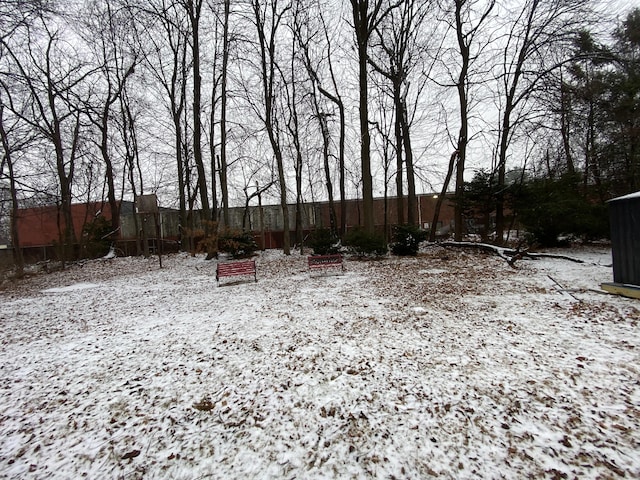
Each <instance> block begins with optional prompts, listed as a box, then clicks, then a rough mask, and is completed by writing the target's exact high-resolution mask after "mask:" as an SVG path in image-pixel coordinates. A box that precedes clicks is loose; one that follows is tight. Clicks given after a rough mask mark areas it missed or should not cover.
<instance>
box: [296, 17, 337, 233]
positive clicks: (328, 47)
mask: <svg viewBox="0 0 640 480" xmlns="http://www.w3.org/2000/svg"><path fill="white" fill-rule="evenodd" d="M313 16H316V17H317V18H318V19H319V23H318V25H317V27H316V26H313V25H312V17H313ZM295 21H296V24H295V28H294V35H295V37H296V39H297V41H298V44H299V46H300V49H301V58H302V62H303V64H304V66H305V68H306V70H307V74H308V75H309V77H310V79H311V83H312V87H311V95H312V102H313V107H314V111H315V116H316V118H317V120H318V123H319V127H320V134H321V136H322V155H323V161H324V171H325V184H326V188H327V195H328V200H329V218H330V228H331V230H332V232H333V233H334V234H337V233H338V225H337V218H336V217H337V216H336V211H335V202H334V200H335V199H334V193H333V182H332V179H331V168H330V165H329V157H330V151H329V147H330V143H331V137H330V131H329V121H328V119H329V117H331V116H332V115H333V113H331V112H326V111H324V110H323V109H322V108H321V103H320V100H319V99H318V95H317V92H319V93H320V95H322V97H324V98H325V99H327V100H328V101H329V102H331V103H332V104H333V105H334V106H335V108H337V110H338V123H339V133H338V183H339V189H340V226H339V232H340V234H341V235H344V233H345V230H346V218H347V207H346V187H345V158H344V157H345V135H346V133H345V132H346V120H345V106H344V101H343V100H342V96H341V94H340V90H339V89H338V82H337V79H336V74H335V71H334V69H333V54H332V52H333V48H332V43H333V42H332V40H331V38H330V34H329V29H328V26H327V23H326V21H325V18H324V14H323V12H322V8H321V7H320V6H319V5H315V8H314V9H313V10H311V9H307V10H306V11H304V17H303V16H302V15H297V16H296V19H295ZM314 44H315V45H316V46H317V47H320V48H317V49H322V50H323V51H324V52H325V55H324V56H323V57H320V58H313V55H312V53H311V51H312V46H313V45H314ZM323 65H326V67H325V68H326V70H328V72H327V75H328V77H329V82H330V83H331V87H327V86H326V85H325V82H323V80H322V78H321V75H320V69H321V68H322V66H323ZM328 88H331V89H332V90H331V91H330V90H328Z"/></svg>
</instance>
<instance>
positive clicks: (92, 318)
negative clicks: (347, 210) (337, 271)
mask: <svg viewBox="0 0 640 480" xmlns="http://www.w3.org/2000/svg"><path fill="white" fill-rule="evenodd" d="M563 253H565V254H568V255H571V256H573V257H580V258H583V259H585V260H587V263H584V264H578V263H573V262H569V261H567V260H559V259H541V260H536V261H532V260H521V261H519V262H517V263H516V267H517V268H515V269H513V268H510V267H509V266H508V265H507V263H506V262H505V261H504V260H502V259H500V258H499V257H497V256H491V255H488V254H485V253H481V252H477V251H468V250H466V251H465V250H461V249H457V250H456V249H446V250H445V249H444V248H442V247H437V246H431V247H427V248H426V249H425V251H424V253H423V254H421V255H420V256H419V257H417V258H394V257H391V258H388V259H384V260H381V261H369V262H363V261H355V260H347V262H346V272H345V273H344V274H343V275H317V274H309V272H308V271H307V268H306V264H305V257H301V256H299V255H292V256H290V257H285V256H283V255H282V254H280V253H278V252H266V253H264V254H262V255H261V256H259V257H258V258H257V264H258V282H257V283H253V282H248V283H241V284H238V283H236V282H231V283H232V284H231V285H227V286H221V287H218V286H217V285H216V282H215V265H216V264H215V262H207V261H205V260H204V258H202V257H190V256H188V255H174V256H170V257H165V258H164V259H163V266H164V268H162V269H160V268H159V266H158V261H157V258H151V259H148V260H145V259H142V258H115V259H111V260H98V261H91V262H86V263H85V264H84V265H83V266H73V267H71V268H69V269H68V270H66V271H63V272H55V273H51V274H41V275H37V276H33V277H30V278H28V279H26V280H24V281H22V282H20V283H19V284H17V285H14V284H6V283H5V284H4V285H3V286H2V288H1V289H0V333H1V339H2V348H1V351H0V372H1V380H0V382H1V383H0V388H1V389H2V395H1V398H0V477H1V478H20V479H22V478H34V479H35V478H37V479H45V478H54V479H69V478H88V479H97V478H123V479H124V478H126V479H132V478H150V479H151V478H170V479H196V478H214V479H215V478H219V479H234V478H236V479H249V478H261V479H262V478H265V479H267V478H274V479H276V478H277V479H279V478H286V479H293V478H298V479H320V478H323V479H324V478H354V479H357V478H380V479H392V478H396V479H402V478H410V479H416V478H430V477H436V476H438V477H440V478H456V479H458V478H505V479H513V478H570V479H573V478H580V479H582V478H603V479H604V478H622V477H625V478H639V477H640V332H639V329H638V322H639V321H640V301H638V300H632V299H626V298H622V297H616V296H612V295H608V294H605V293H603V292H602V291H600V290H599V283H600V282H604V281H611V280H612V271H611V266H610V263H611V257H610V255H611V253H610V250H607V249H605V248H595V247H594V248H590V249H589V248H582V249H580V250H577V251H571V252H563Z"/></svg>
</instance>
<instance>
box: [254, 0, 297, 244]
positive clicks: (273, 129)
mask: <svg viewBox="0 0 640 480" xmlns="http://www.w3.org/2000/svg"><path fill="white" fill-rule="evenodd" d="M263 3H264V5H263ZM251 6H252V10H253V15H254V21H255V26H256V29H257V35H258V49H259V52H260V64H259V70H260V83H261V88H262V101H263V105H262V106H263V110H262V111H261V112H257V113H258V115H259V116H260V120H261V122H262V123H263V125H264V127H265V130H266V133H267V136H268V137H269V143H270V144H271V149H272V151H273V156H274V157H275V160H276V167H277V169H278V183H279V186H280V206H281V209H282V217H283V229H284V240H283V251H284V253H285V255H289V254H290V253H291V239H290V238H289V235H290V233H289V232H290V227H289V207H288V205H287V183H286V178H285V171H284V156H283V153H282V146H281V143H280V142H281V140H280V134H281V131H280V127H279V124H278V118H277V115H278V112H277V109H276V101H277V78H278V75H279V72H278V65H277V58H276V55H277V39H278V34H279V29H280V27H281V25H282V21H283V19H284V16H285V15H286V13H287V12H288V11H289V10H290V9H291V4H290V3H288V2H285V3H284V5H283V6H280V2H279V1H278V0H269V1H268V2H261V1H259V0H252V2H251Z"/></svg>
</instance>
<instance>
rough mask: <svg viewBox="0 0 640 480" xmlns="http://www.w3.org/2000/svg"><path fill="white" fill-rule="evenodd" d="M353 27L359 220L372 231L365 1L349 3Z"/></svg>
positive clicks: (368, 29)
mask: <svg viewBox="0 0 640 480" xmlns="http://www.w3.org/2000/svg"><path fill="white" fill-rule="evenodd" d="M351 5H352V10H353V25H354V28H355V32H356V42H357V50H358V84H359V86H360V96H359V109H360V169H361V175H362V217H363V227H364V230H365V231H366V232H367V233H369V234H372V233H373V232H374V217H373V177H372V175H371V136H370V133H369V79H368V72H367V64H368V62H367V58H368V53H367V50H368V45H369V35H370V33H371V30H370V28H369V2H368V1H366V0H351Z"/></svg>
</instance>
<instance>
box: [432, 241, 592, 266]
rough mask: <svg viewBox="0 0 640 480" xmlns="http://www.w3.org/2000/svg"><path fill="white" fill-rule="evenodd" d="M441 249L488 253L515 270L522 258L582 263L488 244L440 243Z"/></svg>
mask: <svg viewBox="0 0 640 480" xmlns="http://www.w3.org/2000/svg"><path fill="white" fill-rule="evenodd" d="M439 245H440V246H442V247H455V248H476V249H479V250H483V251H485V252H489V253H495V254H496V255H498V256H499V257H500V258H502V259H504V260H505V261H506V262H507V263H508V264H509V266H511V267H513V268H515V263H516V262H517V261H518V260H521V259H523V258H530V259H532V260H535V259H538V258H557V259H560V260H569V261H571V262H575V263H584V260H580V259H579V258H573V257H569V256H567V255H557V254H554V253H533V252H529V251H528V250H526V249H525V250H521V249H520V246H518V247H517V248H507V247H500V246H498V245H491V244H490V243H479V242H442V243H440V244H439Z"/></svg>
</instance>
